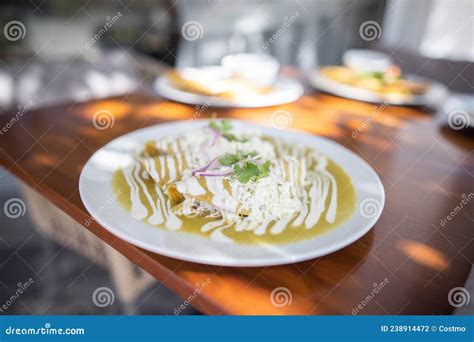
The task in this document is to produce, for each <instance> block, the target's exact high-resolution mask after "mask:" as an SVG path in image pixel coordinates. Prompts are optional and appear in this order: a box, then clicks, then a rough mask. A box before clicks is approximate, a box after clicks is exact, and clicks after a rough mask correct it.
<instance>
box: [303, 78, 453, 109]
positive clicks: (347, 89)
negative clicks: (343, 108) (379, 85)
mask: <svg viewBox="0 0 474 342" xmlns="http://www.w3.org/2000/svg"><path fill="white" fill-rule="evenodd" d="M404 77H406V78H407V79H411V80H418V81H423V82H427V83H429V84H430V88H429V90H428V91H427V92H426V93H425V94H423V95H415V96H412V97H410V98H406V99H401V98H396V97H392V98H385V97H382V96H380V95H378V94H376V93H374V92H372V91H370V90H365V89H360V88H356V87H352V86H349V85H346V84H342V83H339V82H336V81H333V80H330V79H329V78H327V77H325V76H323V75H321V74H320V73H319V72H315V73H314V74H313V76H312V78H311V83H312V85H313V87H315V88H318V89H320V90H322V91H325V92H327V93H330V94H334V95H337V96H341V97H346V98H348V99H353V100H359V101H365V102H371V103H387V104H388V105H396V106H433V107H435V106H438V105H439V104H440V103H441V102H442V101H443V99H444V98H445V97H446V95H447V94H448V92H447V90H446V87H445V86H444V85H442V84H440V83H437V82H435V81H433V80H430V79H427V78H422V77H418V76H413V75H405V76H404Z"/></svg>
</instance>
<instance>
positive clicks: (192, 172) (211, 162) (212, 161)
mask: <svg viewBox="0 0 474 342" xmlns="http://www.w3.org/2000/svg"><path fill="white" fill-rule="evenodd" d="M215 161H217V157H216V158H214V159H212V160H211V161H210V162H209V163H207V164H206V165H204V166H201V167H198V168H197V169H194V170H192V171H191V175H192V176H194V175H195V174H196V173H197V172H204V171H207V170H208V169H209V167H210V166H211V165H212V164H213V163H214V162H215Z"/></svg>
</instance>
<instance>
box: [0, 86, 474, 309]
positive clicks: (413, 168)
mask: <svg viewBox="0 0 474 342" xmlns="http://www.w3.org/2000/svg"><path fill="white" fill-rule="evenodd" d="M101 110H106V111H109V112H110V113H112V114H113V118H114V122H113V125H112V126H111V127H109V128H107V129H104V130H98V129H96V128H95V127H94V125H93V124H92V118H93V115H94V113H96V112H98V111H101ZM277 110H283V111H286V112H288V113H289V114H290V117H291V123H290V124H289V127H287V129H291V130H296V131H306V132H309V133H312V134H317V135H321V136H325V137H328V138H330V139H333V140H335V141H337V142H339V143H340V144H342V145H344V146H346V147H347V148H349V149H351V150H352V151H354V152H355V153H357V154H358V155H360V156H361V157H362V158H364V159H365V160H366V161H367V162H368V163H369V164H370V165H371V166H372V167H373V168H374V169H375V170H376V171H377V172H378V174H379V175H380V177H381V179H382V182H383V184H384V186H385V190H386V205H385V208H384V210H383V213H382V216H381V218H380V220H379V221H378V223H377V224H376V225H375V227H374V228H373V229H372V230H371V231H370V232H369V233H368V234H367V235H365V236H364V237H363V238H361V239H360V240H359V241H357V242H355V243H353V244H352V245H350V246H348V247H346V248H344V249H342V250H340V251H338V252H335V253H332V254H330V255H327V256H324V257H321V258H317V259H314V260H309V261H306V262H301V263H297V264H292V265H286V266H276V267H261V268H230V267H215V266H208V265H201V264H194V263H189V262H183V261H180V260H175V259H171V258H167V257H163V256H160V255H157V254H153V253H150V252H147V251H144V250H142V249H140V248H137V247H135V246H133V245H131V244H129V243H127V242H124V241H122V240H120V239H118V238H116V237H115V236H113V235H112V234H111V233H109V232H108V231H106V230H105V229H104V228H102V227H101V226H100V225H98V224H97V223H96V222H94V221H92V224H90V225H89V226H88V227H87V228H86V227H84V229H89V230H91V231H92V232H93V233H94V234H96V235H97V236H98V237H99V238H100V239H102V240H103V241H105V242H106V243H108V244H109V245H111V246H113V247H114V248H116V249H117V250H118V251H120V252H121V253H122V254H123V255H125V256H126V257H128V258H129V259H130V260H132V261H133V262H135V263H137V264H138V265H139V266H140V267H142V268H143V269H145V270H146V271H147V272H149V273H150V274H151V275H153V276H154V277H156V278H157V279H158V280H159V281H162V282H163V283H164V284H165V285H166V286H168V287H169V288H171V289H172V290H173V291H174V292H175V293H177V294H178V295H180V296H181V297H182V298H183V300H184V299H186V298H188V297H189V296H192V297H189V298H190V302H191V304H192V305H194V306H195V307H197V308H198V309H200V310H202V311H203V312H204V313H207V314H348V315H350V314H448V313H450V312H451V311H452V310H453V307H452V306H451V305H450V304H449V302H448V293H449V291H450V290H451V289H452V288H453V287H456V286H463V285H464V283H465V281H466V278H467V276H468V274H469V272H470V270H471V267H472V263H473V259H474V241H473V240H474V221H473V220H474V210H473V208H474V200H471V201H469V200H468V201H467V202H468V203H467V204H466V205H463V204H461V203H462V200H463V199H466V198H471V197H472V196H474V194H473V193H474V155H473V149H474V138H473V134H472V131H466V130H463V131H454V130H451V129H450V128H449V127H447V124H446V117H445V115H443V114H442V113H435V112H430V111H428V110H423V109H409V108H402V107H386V106H377V105H372V104H366V103H362V102H356V101H350V100H346V99H341V98H337V97H332V96H329V95H323V94H318V93H315V92H307V94H306V95H305V96H304V97H303V98H301V99H300V100H299V101H297V102H295V103H293V104H289V105H285V106H280V107H272V108H264V109H232V110H222V109H212V108H197V107H192V106H186V105H182V104H178V103H174V102H170V101H166V100H163V99H161V98H158V97H155V96H152V95H149V94H144V93H136V94H130V95H128V96H123V97H115V98H109V99H105V100H98V101H93V102H88V103H78V104H68V105H61V106H57V107H53V108H43V109H34V110H31V111H28V112H26V113H25V114H24V115H22V116H21V117H19V116H18V115H16V113H11V114H8V115H2V116H0V126H2V127H3V130H2V133H1V134H0V148H1V149H0V163H1V165H3V166H4V167H5V168H6V169H7V170H8V171H9V172H11V173H13V174H14V175H16V176H17V177H18V178H20V179H21V180H22V181H24V182H25V183H26V184H28V185H29V186H30V187H31V188H33V189H35V190H36V191H38V192H39V193H41V194H42V195H43V196H44V197H46V198H47V199H48V200H49V201H51V202H53V203H54V204H55V205H56V206H57V207H59V208H60V209H62V210H63V211H64V212H66V213H67V214H69V215H70V216H71V217H73V218H74V219H75V220H77V221H78V222H79V223H82V224H85V222H89V220H90V216H89V214H88V213H87V212H86V210H85V208H84V206H83V204H82V202H81V199H80V196H79V192H78V181H79V175H80V173H81V170H82V167H83V165H84V164H85V163H86V162H87V160H88V159H89V157H90V156H91V155H92V154H93V153H94V151H96V150H97V149H98V148H100V147H101V146H103V145H104V144H105V143H107V142H109V141H110V140H112V139H114V138H116V137H118V136H120V135H122V134H124V133H127V132H130V131H132V130H135V129H138V128H141V127H145V126H150V125H154V124H159V123H161V122H165V121H170V120H195V119H199V118H206V117H209V115H211V113H212V112H216V113H217V114H218V115H219V116H220V117H231V118H239V119H245V120H249V121H253V122H258V123H261V124H266V125H271V124H272V118H273V119H275V115H276V114H274V113H275V111H277ZM12 118H13V120H12ZM15 119H16V120H15ZM273 121H274V120H273ZM347 171H348V172H349V173H350V170H347ZM473 199H474V198H473ZM460 205H461V206H462V208H461V209H460V210H458V209H459V206H460ZM456 208H458V209H456ZM451 213H452V214H451ZM447 216H449V217H450V219H449V221H448V220H446V223H445V224H443V222H444V221H443V218H446V217H447ZM382 283H383V285H381V284H382ZM374 286H375V287H377V289H375V287H374ZM380 286H382V287H383V288H382V289H380V290H379V288H380ZM198 289H199V290H198ZM197 292H201V293H200V294H198V295H197V296H196V293H197ZM194 297H196V298H194Z"/></svg>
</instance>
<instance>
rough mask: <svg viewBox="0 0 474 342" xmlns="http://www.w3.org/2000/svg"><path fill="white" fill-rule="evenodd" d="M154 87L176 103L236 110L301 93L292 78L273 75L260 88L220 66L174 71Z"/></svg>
mask: <svg viewBox="0 0 474 342" xmlns="http://www.w3.org/2000/svg"><path fill="white" fill-rule="evenodd" d="M234 67H237V66H234ZM265 84H268V81H265ZM154 87H155V90H156V92H157V93H158V94H160V95H161V96H163V97H165V98H167V99H169V100H173V101H176V102H182V103H186V104H191V105H201V106H206V107H209V106H212V107H236V108H258V107H268V106H276V105H281V104H285V103H290V102H293V101H296V100H297V99H298V98H300V96H301V95H303V91H304V89H303V86H302V85H301V84H300V82H299V81H298V80H296V79H293V78H287V77H284V76H277V77H276V78H275V80H272V83H271V84H270V85H268V86H263V87H262V86H259V85H257V84H255V83H253V81H251V80H249V79H248V78H247V77H245V78H240V77H236V76H235V73H233V72H232V71H231V70H230V69H229V68H225V67H223V66H205V67H199V68H183V69H174V70H172V71H169V72H167V73H166V74H165V75H163V76H160V77H158V78H157V80H156V82H155V85H154Z"/></svg>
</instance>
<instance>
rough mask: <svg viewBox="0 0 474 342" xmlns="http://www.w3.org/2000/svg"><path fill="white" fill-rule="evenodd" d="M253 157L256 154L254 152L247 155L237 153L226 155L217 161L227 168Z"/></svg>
mask: <svg viewBox="0 0 474 342" xmlns="http://www.w3.org/2000/svg"><path fill="white" fill-rule="evenodd" d="M255 156H257V152H255V151H252V152H249V153H242V152H241V151H237V152H236V153H226V154H224V156H223V157H222V158H220V159H219V163H220V164H221V165H224V166H229V165H232V164H235V163H238V162H240V161H242V160H244V159H247V158H250V157H255Z"/></svg>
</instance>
